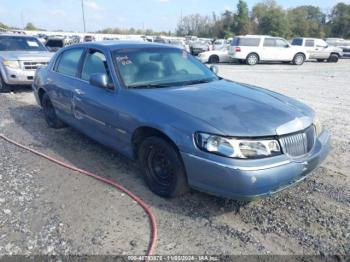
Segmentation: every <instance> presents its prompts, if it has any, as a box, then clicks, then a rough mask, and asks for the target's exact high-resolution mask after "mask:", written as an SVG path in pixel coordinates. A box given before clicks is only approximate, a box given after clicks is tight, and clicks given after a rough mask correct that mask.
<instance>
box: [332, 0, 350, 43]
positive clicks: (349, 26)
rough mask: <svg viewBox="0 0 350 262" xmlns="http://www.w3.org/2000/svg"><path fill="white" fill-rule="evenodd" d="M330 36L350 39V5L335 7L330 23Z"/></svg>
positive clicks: (340, 4)
mask: <svg viewBox="0 0 350 262" xmlns="http://www.w3.org/2000/svg"><path fill="white" fill-rule="evenodd" d="M327 25H328V28H329V33H330V36H333V37H343V38H350V5H347V4H344V3H339V4H337V5H336V6H334V8H333V10H332V13H331V15H330V20H329V22H328V24H327Z"/></svg>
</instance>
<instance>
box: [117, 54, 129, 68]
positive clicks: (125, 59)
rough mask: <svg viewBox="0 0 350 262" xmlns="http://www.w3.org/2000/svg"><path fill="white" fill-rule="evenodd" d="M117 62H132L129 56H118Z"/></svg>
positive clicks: (123, 63) (124, 64) (126, 63)
mask: <svg viewBox="0 0 350 262" xmlns="http://www.w3.org/2000/svg"><path fill="white" fill-rule="evenodd" d="M116 59H117V62H118V63H121V64H122V65H123V66H126V65H130V64H132V62H131V60H130V59H129V57H128V56H117V58H116Z"/></svg>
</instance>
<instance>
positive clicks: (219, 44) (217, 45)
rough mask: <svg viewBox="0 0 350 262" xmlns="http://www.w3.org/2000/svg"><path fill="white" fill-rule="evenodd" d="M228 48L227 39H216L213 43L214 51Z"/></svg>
mask: <svg viewBox="0 0 350 262" xmlns="http://www.w3.org/2000/svg"><path fill="white" fill-rule="evenodd" d="M227 46H228V41H227V40H226V39H216V40H215V41H214V42H213V50H221V49H223V48H225V47H227Z"/></svg>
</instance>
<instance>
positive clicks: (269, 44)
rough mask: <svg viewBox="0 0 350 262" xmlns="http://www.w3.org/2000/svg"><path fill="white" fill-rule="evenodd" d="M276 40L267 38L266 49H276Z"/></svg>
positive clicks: (265, 41)
mask: <svg viewBox="0 0 350 262" xmlns="http://www.w3.org/2000/svg"><path fill="white" fill-rule="evenodd" d="M275 44H276V39H274V38H265V40H264V47H275Z"/></svg>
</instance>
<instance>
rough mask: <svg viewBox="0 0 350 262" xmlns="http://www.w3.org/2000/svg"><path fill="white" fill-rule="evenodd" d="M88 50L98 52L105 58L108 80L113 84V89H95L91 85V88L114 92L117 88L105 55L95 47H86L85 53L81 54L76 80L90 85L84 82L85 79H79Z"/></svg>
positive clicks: (86, 81)
mask: <svg viewBox="0 0 350 262" xmlns="http://www.w3.org/2000/svg"><path fill="white" fill-rule="evenodd" d="M89 50H95V51H98V52H100V53H102V54H103V55H104V56H105V58H106V62H107V66H108V70H109V74H110V79H111V81H112V84H113V88H101V87H96V86H93V85H91V86H92V87H95V88H99V89H102V90H106V91H109V92H115V91H116V90H117V86H116V84H115V81H114V80H113V76H112V74H113V73H112V71H111V69H110V66H109V63H108V56H107V55H106V53H105V52H104V51H103V50H101V49H99V48H96V47H87V48H85V51H84V53H83V54H82V56H81V59H80V61H79V67H78V73H77V79H78V80H80V81H83V82H84V83H87V84H89V85H90V82H89V81H88V80H85V79H82V78H81V75H82V71H83V68H84V64H85V59H86V56H87V54H88V52H89Z"/></svg>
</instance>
